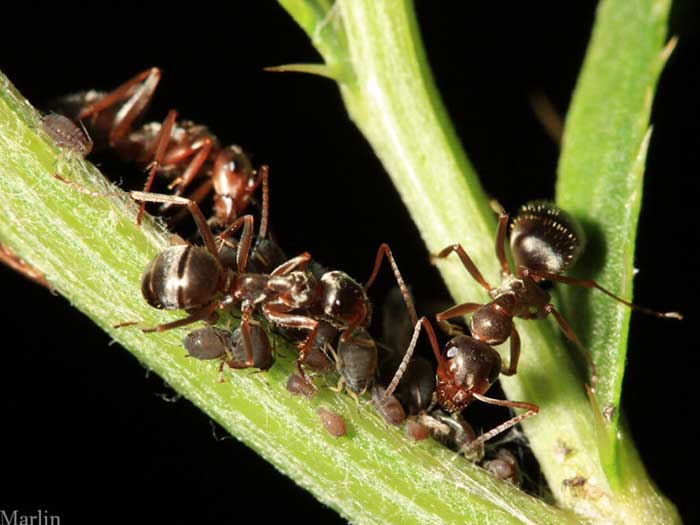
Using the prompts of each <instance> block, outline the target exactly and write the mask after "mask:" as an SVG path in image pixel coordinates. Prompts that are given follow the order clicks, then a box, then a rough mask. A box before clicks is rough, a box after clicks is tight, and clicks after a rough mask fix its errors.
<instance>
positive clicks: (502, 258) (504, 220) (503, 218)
mask: <svg viewBox="0 0 700 525" xmlns="http://www.w3.org/2000/svg"><path fill="white" fill-rule="evenodd" d="M507 230H508V214H507V213H501V214H500V215H499V216H498V230H497V231H496V257H498V262H500V263H501V273H502V274H503V275H512V274H513V272H512V271H511V269H510V265H509V264H508V258H507V257H506V231H507Z"/></svg>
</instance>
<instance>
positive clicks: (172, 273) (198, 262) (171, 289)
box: [141, 245, 222, 310]
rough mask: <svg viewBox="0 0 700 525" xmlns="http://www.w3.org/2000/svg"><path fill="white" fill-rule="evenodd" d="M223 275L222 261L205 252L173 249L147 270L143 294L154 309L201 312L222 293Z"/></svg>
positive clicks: (190, 246)
mask: <svg viewBox="0 0 700 525" xmlns="http://www.w3.org/2000/svg"><path fill="white" fill-rule="evenodd" d="M221 274H222V268H221V265H220V264H219V261H218V260H217V258H216V257H215V256H214V255H213V254H211V253H210V252H209V251H207V250H206V249H205V248H201V247H198V246H192V245H179V246H171V247H169V248H167V249H166V250H164V251H162V252H161V253H159V254H158V255H157V256H156V257H155V258H154V259H153V260H152V261H151V262H150V264H149V265H148V266H147V267H146V271H145V272H144V273H143V277H142V278H141V293H142V294H143V297H144V299H146V302H147V303H148V304H149V305H151V306H152V307H154V308H161V309H165V310H184V309H190V308H197V307H200V306H204V305H206V304H209V303H210V302H211V301H212V299H213V297H214V295H215V294H216V292H217V291H219V288H220V280H221Z"/></svg>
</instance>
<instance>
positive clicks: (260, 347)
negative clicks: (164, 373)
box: [184, 323, 274, 370]
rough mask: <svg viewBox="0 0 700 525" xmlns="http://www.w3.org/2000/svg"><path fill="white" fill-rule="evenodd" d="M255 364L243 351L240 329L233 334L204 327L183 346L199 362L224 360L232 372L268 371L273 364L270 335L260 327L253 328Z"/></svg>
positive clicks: (191, 335) (219, 329)
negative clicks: (245, 370)
mask: <svg viewBox="0 0 700 525" xmlns="http://www.w3.org/2000/svg"><path fill="white" fill-rule="evenodd" d="M250 341H251V343H252V354H253V357H252V360H248V358H247V355H246V352H245V350H244V348H243V335H242V332H241V329H240V328H236V329H235V330H234V331H233V332H229V331H228V330H223V329H221V328H216V327H211V326H208V327H204V328H199V329H197V330H194V331H192V332H190V333H189V334H187V336H186V337H185V339H184V346H185V350H187V353H188V354H189V355H190V356H191V357H194V358H196V359H203V360H206V359H222V363H221V365H222V368H223V365H224V364H225V365H227V366H229V367H230V368H250V367H253V368H258V369H260V370H268V369H269V368H270V367H271V366H272V364H273V363H274V355H273V353H272V347H271V345H270V340H269V339H268V337H267V333H266V332H265V330H263V329H262V327H261V326H258V325H256V324H252V323H251V325H250Z"/></svg>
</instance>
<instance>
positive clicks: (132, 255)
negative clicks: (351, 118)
mask: <svg viewBox="0 0 700 525" xmlns="http://www.w3.org/2000/svg"><path fill="white" fill-rule="evenodd" d="M55 172H59V173H61V175H62V176H63V177H65V178H67V179H69V180H72V181H75V182H77V183H79V184H81V185H83V186H84V187H86V188H87V189H89V190H91V191H94V192H114V191H115V188H114V187H112V186H110V185H108V184H107V182H106V181H105V180H104V179H103V177H102V176H101V175H100V173H99V172H98V171H97V170H96V169H95V168H94V167H93V166H91V165H90V164H89V163H87V162H85V161H83V160H82V159H80V158H76V157H75V155H74V154H71V153H70V152H64V153H61V152H59V151H58V149H57V148H56V147H55V145H53V143H52V142H51V141H50V139H49V138H48V137H47V136H46V135H45V134H44V133H43V131H42V129H41V122H40V120H39V116H38V114H37V113H36V111H34V109H33V108H32V107H31V106H30V105H29V104H28V103H27V102H26V101H25V100H24V99H23V98H22V97H21V96H20V95H19V94H18V93H17V92H16V91H15V89H14V87H13V86H12V85H11V84H10V83H9V81H8V80H7V79H6V78H5V77H4V76H2V74H0V174H1V176H0V203H1V204H0V205H1V206H2V220H0V242H3V243H5V244H7V245H9V246H10V247H12V248H13V249H14V250H15V251H16V252H17V253H18V254H19V255H20V256H21V257H23V258H24V259H25V260H26V261H28V262H29V263H31V264H32V265H34V266H35V267H36V268H38V269H39V270H41V271H43V272H44V273H45V274H46V276H47V278H48V280H49V281H50V282H51V283H52V284H53V286H55V288H56V290H58V291H59V292H60V293H61V294H63V295H64V296H65V297H66V298H68V299H69V300H70V301H71V302H72V303H73V304H74V305H75V307H76V308H78V309H80V310H81V311H83V312H84V313H85V314H86V315H88V316H89V317H91V318H92V319H93V320H94V321H95V322H96V323H97V324H98V325H100V326H101V327H102V328H103V329H105V330H106V331H107V332H108V333H109V334H110V335H111V336H112V337H113V338H114V339H115V340H117V341H119V342H120V343H121V344H122V345H123V346H124V347H126V348H127V349H129V350H130V351H131V352H132V353H133V354H134V355H135V356H136V357H137V358H138V359H139V360H140V361H142V362H143V364H144V365H145V366H147V367H148V368H149V369H152V370H154V371H155V372H157V373H158V374H159V375H160V376H161V377H163V379H165V381H167V382H168V383H169V384H170V385H171V386H172V387H173V388H174V389H175V390H176V391H178V392H179V393H180V394H182V395H184V396H185V397H187V398H188V399H190V400H191V401H192V402H194V403H195V404H196V405H198V406H199V407H200V408H201V409H202V410H204V411H205V412H206V413H207V414H209V415H210V416H211V417H212V418H214V419H215V420H216V421H218V422H219V423H220V424H221V425H222V426H224V427H225V428H226V429H227V430H228V431H229V432H231V433H232V434H233V435H234V436H236V437H237V438H238V439H240V440H242V441H244V442H245V443H247V444H248V445H249V446H250V447H252V448H253V449H255V450H256V451H257V452H259V453H260V454H261V455H262V456H263V457H265V458H266V459H268V460H269V461H270V462H271V463H273V464H274V465H275V466H276V467H277V468H278V469H279V470H281V471H282V472H284V473H286V474H287V475H289V476H290V477H291V478H292V479H293V480H294V481H296V482H297V483H299V484H300V485H302V486H303V487H305V488H307V489H308V490H310V491H311V492H313V493H314V494H315V495H316V497H318V499H319V500H321V501H322V502H324V503H326V504H327V505H330V506H331V507H333V508H334V509H336V510H338V512H340V513H341V514H343V515H344V516H346V517H347V518H348V519H350V520H352V521H353V522H356V523H377V522H380V523H388V522H396V523H416V524H426V523H436V524H437V523H465V522H472V523H477V522H478V523H484V522H486V521H494V522H498V523H513V524H516V523H517V524H523V523H527V524H535V523H550V524H562V523H576V522H577V520H576V519H575V517H573V516H572V515H571V514H570V513H568V512H566V511H563V510H559V509H555V508H553V507H550V506H548V505H546V504H544V503H543V502H541V501H539V500H537V499H535V498H533V497H531V496H528V495H526V494H523V493H522V492H520V491H518V490H517V489H515V488H514V487H512V486H510V485H508V484H505V483H502V482H499V481H497V480H496V479H495V478H493V477H492V476H491V475H489V474H487V473H486V472H485V471H484V470H482V469H480V468H478V467H476V466H474V465H472V464H470V463H469V462H467V461H465V460H463V459H462V458H460V457H458V456H455V455H454V454H453V453H451V452H449V451H448V450H446V449H445V448H444V447H441V446H439V445H437V444H435V443H434V442H432V441H426V442H421V443H413V442H411V441H409V440H408V439H407V438H406V437H404V435H403V433H402V431H401V430H399V429H397V428H394V427H388V426H387V425H386V424H385V423H384V422H383V420H381V419H380V418H379V416H377V414H376V413H375V412H374V410H373V409H372V407H371V406H370V405H369V404H368V403H366V402H364V401H363V402H362V403H361V404H360V405H359V406H358V405H357V404H356V403H355V401H354V400H353V399H351V398H350V397H348V396H344V395H337V394H335V393H332V392H330V391H328V390H327V389H322V390H321V392H320V393H319V395H318V396H317V397H316V398H315V399H313V400H311V401H309V400H306V399H299V398H297V397H294V396H292V395H291V394H290V393H288V392H287V391H286V389H285V384H286V380H287V377H288V376H289V374H290V373H291V372H292V371H293V370H294V365H293V356H294V351H293V350H291V349H289V350H288V351H286V352H285V353H286V354H287V357H286V358H280V359H278V362H277V363H276V364H275V366H274V367H273V368H272V369H271V370H270V371H269V372H268V373H266V374H255V373H248V372H246V371H239V372H235V373H230V374H227V381H226V382H225V383H219V382H217V372H216V365H215V364H213V363H203V362H198V361H196V360H194V359H188V358H186V357H185V352H184V349H183V347H182V338H183V336H184V334H185V333H186V330H173V331H170V332H164V333H160V334H143V333H142V332H141V331H140V330H138V329H137V328H134V327H132V328H122V329H118V330H115V329H114V328H112V325H113V324H114V323H118V322H122V321H127V320H142V321H143V322H144V323H146V324H149V325H152V324H155V323H158V322H163V321H165V320H170V319H173V318H177V317H181V316H182V313H181V312H176V313H165V312H160V311H156V310H154V309H152V308H149V307H148V306H147V305H146V304H145V302H144V301H143V299H142V298H141V292H140V276H141V272H142V271H143V268H144V267H145V266H146V264H147V263H148V261H149V260H150V259H151V258H152V257H153V256H154V255H155V254H156V253H157V252H158V251H159V250H162V249H163V248H164V247H165V246H167V244H168V236H169V234H168V232H167V231H166V230H165V229H164V228H162V227H160V226H158V225H157V224H154V223H153V222H151V221H150V220H147V221H146V222H145V224H144V226H143V227H142V228H138V227H136V226H135V224H134V218H135V214H136V209H137V206H136V204H135V203H134V202H131V201H130V199H129V198H128V197H127V196H126V195H124V196H122V197H94V196H87V195H84V194H83V193H80V192H78V191H76V190H75V189H74V188H73V187H72V186H69V185H67V184H64V183H62V182H60V181H58V180H57V179H55V178H54V177H53V176H52V175H53V174H54V173H55ZM104 350H105V351H106V349H104ZM320 406H324V407H328V408H330V409H332V410H334V411H336V412H338V413H340V414H341V415H342V416H343V417H344V418H345V420H346V422H347V425H348V436H347V437H342V438H339V439H336V438H334V437H332V436H330V434H328V433H327V432H326V431H325V430H324V428H323V427H322V425H321V422H320V420H319V417H318V414H317V410H318V408H319V407H320ZM387 466H390V468H387Z"/></svg>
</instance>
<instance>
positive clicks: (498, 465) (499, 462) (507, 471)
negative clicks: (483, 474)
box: [483, 448, 520, 486]
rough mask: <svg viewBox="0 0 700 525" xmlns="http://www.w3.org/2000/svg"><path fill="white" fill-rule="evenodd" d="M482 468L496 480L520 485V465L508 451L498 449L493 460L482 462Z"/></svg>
mask: <svg viewBox="0 0 700 525" xmlns="http://www.w3.org/2000/svg"><path fill="white" fill-rule="evenodd" d="M483 467H484V468H485V469H486V470H488V471H489V472H490V473H491V474H493V475H494V476H496V477H497V478H498V479H502V480H503V481H507V482H508V483H512V484H513V485H516V486H518V485H520V464H519V463H518V460H517V459H516V458H515V456H514V455H513V453H512V452H510V451H509V450H508V449H505V448H501V449H499V450H498V452H497V453H496V457H495V458H493V459H490V460H488V461H484V464H483Z"/></svg>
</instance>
